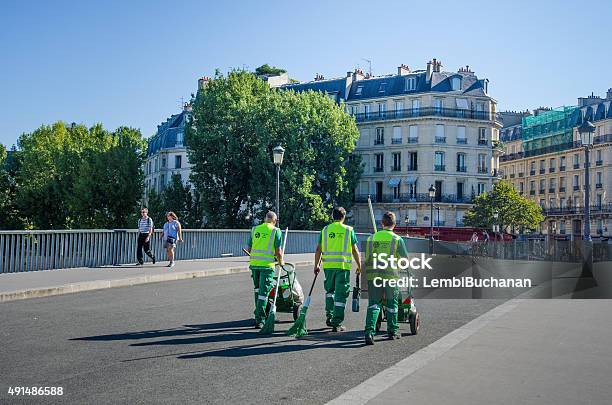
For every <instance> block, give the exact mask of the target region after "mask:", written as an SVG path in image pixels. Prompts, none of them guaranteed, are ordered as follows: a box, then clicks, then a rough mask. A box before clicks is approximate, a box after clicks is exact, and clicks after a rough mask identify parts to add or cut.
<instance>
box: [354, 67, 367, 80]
mask: <svg viewBox="0 0 612 405" xmlns="http://www.w3.org/2000/svg"><path fill="white" fill-rule="evenodd" d="M363 79H365V75H364V74H363V70H361V69H355V71H354V72H353V80H355V81H357V80H363Z"/></svg>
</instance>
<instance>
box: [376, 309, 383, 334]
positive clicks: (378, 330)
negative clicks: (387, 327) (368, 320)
mask: <svg viewBox="0 0 612 405" xmlns="http://www.w3.org/2000/svg"><path fill="white" fill-rule="evenodd" d="M382 312H383V311H382V310H381V311H380V312H379V313H378V319H377V320H376V333H378V332H380V324H381V323H382V319H383V314H382Z"/></svg>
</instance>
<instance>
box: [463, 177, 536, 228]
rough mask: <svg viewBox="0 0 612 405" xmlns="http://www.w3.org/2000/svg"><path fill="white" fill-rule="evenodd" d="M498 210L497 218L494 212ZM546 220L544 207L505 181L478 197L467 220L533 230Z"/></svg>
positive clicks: (475, 224) (480, 224) (467, 223)
mask: <svg viewBox="0 0 612 405" xmlns="http://www.w3.org/2000/svg"><path fill="white" fill-rule="evenodd" d="M495 212H497V214H498V219H497V221H496V220H495V218H494V213H495ZM543 220H544V216H543V215H542V208H541V207H540V206H539V205H538V204H536V203H534V202H533V201H531V200H529V199H527V198H525V197H523V196H522V195H520V194H519V193H518V192H517V191H516V190H515V189H514V187H513V186H512V184H510V183H508V182H506V181H500V182H499V183H497V184H495V186H494V187H493V190H491V191H490V192H488V193H483V194H481V195H479V196H478V197H476V199H475V201H474V206H473V207H472V208H471V209H470V210H469V211H467V212H466V214H465V217H464V221H465V223H466V225H468V226H474V227H482V228H491V227H492V225H495V224H496V222H497V225H500V229H502V230H504V231H508V230H511V229H515V230H518V229H524V230H533V229H536V228H537V227H538V225H539V224H540V222H542V221H543Z"/></svg>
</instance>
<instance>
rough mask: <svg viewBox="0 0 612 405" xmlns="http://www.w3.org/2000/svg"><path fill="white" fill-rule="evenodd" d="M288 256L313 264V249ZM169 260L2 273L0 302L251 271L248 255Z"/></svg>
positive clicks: (290, 259)
mask: <svg viewBox="0 0 612 405" xmlns="http://www.w3.org/2000/svg"><path fill="white" fill-rule="evenodd" d="M285 260H286V261H287V262H289V263H293V264H295V265H306V264H312V263H313V262H314V253H305V254H293V255H287V257H286V259H285ZM167 264H168V262H166V261H162V262H158V263H156V264H151V263H146V264H145V265H144V266H135V265H121V266H108V267H101V268H74V269H61V270H47V271H33V272H25V273H6V274H0V302H6V301H14V300H20V299H26V298H36V297H48V296H51V295H59V294H69V293H74V292H81V291H90V290H99V289H103V288H112V287H125V286H131V285H137V284H146V283H157V282H160V281H171V280H182V279H187V278H196V277H209V276H219V275H226V274H233V273H243V272H246V271H248V258H247V257H246V256H243V257H225V258H218V259H202V260H182V261H177V262H176V266H175V267H173V268H171V269H170V268H168V267H166V265H167Z"/></svg>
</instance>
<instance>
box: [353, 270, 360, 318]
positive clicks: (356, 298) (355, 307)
mask: <svg viewBox="0 0 612 405" xmlns="http://www.w3.org/2000/svg"><path fill="white" fill-rule="evenodd" d="M360 276H361V274H355V287H353V312H359V299H360V298H361V288H360V287H359V277H360Z"/></svg>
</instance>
